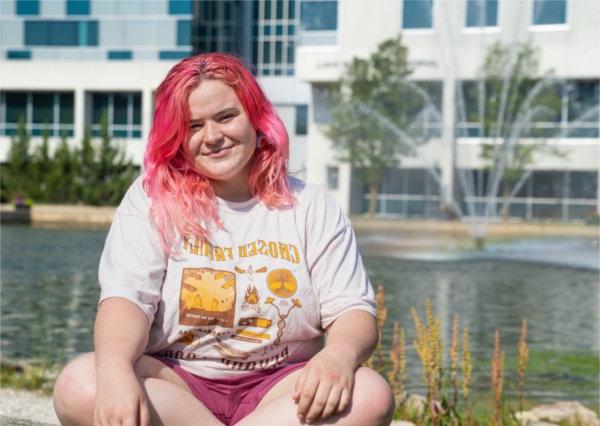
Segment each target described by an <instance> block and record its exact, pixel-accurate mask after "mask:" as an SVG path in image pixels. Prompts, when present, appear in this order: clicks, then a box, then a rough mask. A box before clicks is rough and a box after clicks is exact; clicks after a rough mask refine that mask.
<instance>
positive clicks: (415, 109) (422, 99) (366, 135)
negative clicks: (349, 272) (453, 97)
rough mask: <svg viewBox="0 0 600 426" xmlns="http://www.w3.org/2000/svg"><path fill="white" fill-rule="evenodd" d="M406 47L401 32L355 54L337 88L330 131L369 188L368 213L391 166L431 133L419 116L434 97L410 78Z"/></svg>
mask: <svg viewBox="0 0 600 426" xmlns="http://www.w3.org/2000/svg"><path fill="white" fill-rule="evenodd" d="M407 56H408V52H407V48H406V47H405V46H404V45H403V44H402V41H401V39H400V37H397V38H394V39H389V40H386V41H384V42H382V43H381V44H379V45H378V46H377V50H376V51H375V52H373V53H372V54H371V55H370V56H369V57H368V58H367V59H361V58H356V57H355V58H353V60H352V62H351V63H350V64H349V66H348V67H347V69H346V71H345V73H344V75H343V77H342V79H341V81H340V82H339V84H337V85H335V86H334V87H333V105H332V120H331V123H330V124H329V126H328V127H327V128H326V129H325V134H326V135H327V136H328V137H329V138H330V139H331V140H332V142H333V148H334V149H335V150H336V152H337V154H338V159H339V160H340V161H344V162H348V163H350V164H351V166H352V167H353V168H354V169H355V170H356V171H357V173H358V178H359V179H360V181H361V182H362V183H363V185H365V186H366V187H367V188H368V191H369V210H368V212H369V214H370V215H373V214H374V213H375V209H376V205H377V194H378V191H379V186H380V184H381V181H382V179H383V175H384V173H385V171H386V170H388V169H390V168H393V167H397V166H398V165H399V164H400V157H401V156H406V155H414V153H415V147H416V146H417V145H418V144H420V143H423V142H425V141H426V140H428V138H429V135H428V134H427V132H425V131H424V129H423V128H421V127H419V125H420V124H421V123H422V120H419V119H418V118H419V115H420V114H422V113H423V112H424V111H426V109H427V106H428V105H430V104H431V101H430V99H429V97H428V95H427V93H426V92H425V91H424V90H422V89H421V88H419V87H418V86H417V85H415V84H413V83H410V82H408V81H407V77H408V76H409V75H410V74H411V70H410V69H409V66H408V62H407Z"/></svg>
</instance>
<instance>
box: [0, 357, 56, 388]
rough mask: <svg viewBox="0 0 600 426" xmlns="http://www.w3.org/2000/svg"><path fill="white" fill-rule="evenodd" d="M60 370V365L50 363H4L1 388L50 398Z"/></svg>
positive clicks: (0, 371)
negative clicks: (29, 392)
mask: <svg viewBox="0 0 600 426" xmlns="http://www.w3.org/2000/svg"><path fill="white" fill-rule="evenodd" d="M60 370H61V366H60V365H58V364H54V363H48V362H38V363H32V364H26V363H18V364H17V363H9V362H5V361H2V363H1V364H0V386H1V387H3V388H11V389H17V390H27V391H33V392H36V393H39V394H42V395H46V396H50V395H52V389H53V388H54V381H55V380H56V377H57V376H58V373H59V372H60Z"/></svg>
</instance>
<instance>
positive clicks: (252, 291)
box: [235, 265, 267, 314]
mask: <svg viewBox="0 0 600 426" xmlns="http://www.w3.org/2000/svg"><path fill="white" fill-rule="evenodd" d="M235 272H237V273H238V274H246V275H248V281H249V285H248V288H247V289H246V294H245V295H244V303H242V311H249V310H252V311H255V312H256V313H259V314H260V306H259V305H258V302H260V295H259V294H258V290H257V289H256V287H255V286H254V276H255V274H261V273H265V272H267V267H266V266H263V267H260V268H256V269H254V267H253V266H252V265H248V268H246V269H244V268H241V267H239V266H236V267H235Z"/></svg>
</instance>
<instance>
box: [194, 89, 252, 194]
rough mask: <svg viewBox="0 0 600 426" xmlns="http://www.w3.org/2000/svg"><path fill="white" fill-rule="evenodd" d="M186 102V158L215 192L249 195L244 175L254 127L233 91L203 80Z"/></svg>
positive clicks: (246, 171) (245, 175)
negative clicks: (187, 116) (187, 107)
mask: <svg viewBox="0 0 600 426" xmlns="http://www.w3.org/2000/svg"><path fill="white" fill-rule="evenodd" d="M188 105H189V108H190V129H189V135H188V140H187V141H186V143H184V145H183V151H184V154H185V158H186V160H187V161H188V163H189V164H190V165H191V166H192V167H193V168H194V169H196V170H197V171H198V172H200V173H201V174H202V175H203V176H206V177H207V178H208V179H209V180H210V181H211V183H212V184H213V189H214V190H215V193H216V194H217V196H219V197H221V198H225V199H228V200H232V201H244V200H246V199H249V198H250V197H251V194H250V188H249V185H248V182H247V177H248V171H249V160H250V158H251V157H252V154H253V153H254V150H255V148H256V131H255V130H254V128H253V127H252V124H251V123H250V120H249V119H248V116H247V115H246V112H245V111H244V107H243V106H242V104H241V102H240V100H239V99H238V97H237V96H236V94H235V92H234V91H233V89H232V88H231V87H229V86H228V85H226V84H225V83H223V82H221V81H219V80H204V81H202V82H201V83H200V85H199V86H198V87H196V88H195V89H194V90H193V91H192V92H191V93H190V96H189V98H188Z"/></svg>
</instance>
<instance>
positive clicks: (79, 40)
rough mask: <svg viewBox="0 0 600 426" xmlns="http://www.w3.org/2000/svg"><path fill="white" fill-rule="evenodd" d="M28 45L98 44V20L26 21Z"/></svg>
mask: <svg viewBox="0 0 600 426" xmlns="http://www.w3.org/2000/svg"><path fill="white" fill-rule="evenodd" d="M25 45H27V46H97V45H98V22H97V21H25Z"/></svg>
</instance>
